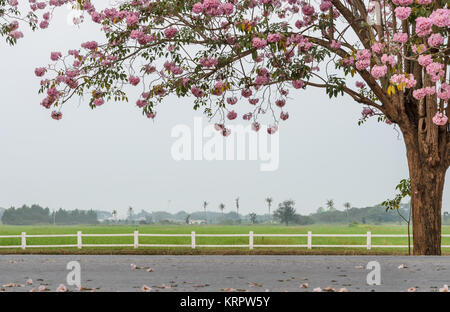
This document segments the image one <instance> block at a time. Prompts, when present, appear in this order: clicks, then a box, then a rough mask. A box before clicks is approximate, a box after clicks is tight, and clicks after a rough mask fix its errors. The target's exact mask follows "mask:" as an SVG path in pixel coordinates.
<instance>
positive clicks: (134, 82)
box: [128, 76, 141, 86]
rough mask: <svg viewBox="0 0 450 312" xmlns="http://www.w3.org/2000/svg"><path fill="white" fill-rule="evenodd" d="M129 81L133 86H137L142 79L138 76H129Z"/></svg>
mask: <svg viewBox="0 0 450 312" xmlns="http://www.w3.org/2000/svg"><path fill="white" fill-rule="evenodd" d="M128 81H129V82H130V83H131V84H132V85H133V86H137V85H138V84H139V82H140V81H141V79H139V77H136V76H130V77H129V78H128Z"/></svg>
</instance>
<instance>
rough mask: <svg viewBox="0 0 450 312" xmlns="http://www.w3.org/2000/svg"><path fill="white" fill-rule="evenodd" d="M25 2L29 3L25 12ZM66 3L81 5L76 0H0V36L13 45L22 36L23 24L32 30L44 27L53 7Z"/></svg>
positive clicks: (47, 22)
mask: <svg viewBox="0 0 450 312" xmlns="http://www.w3.org/2000/svg"><path fill="white" fill-rule="evenodd" d="M25 2H28V3H29V8H28V11H26V12H24V7H25ZM67 3H72V4H73V5H81V2H79V1H77V0H40V1H38V0H27V1H24V0H0V36H4V37H5V38H6V41H7V43H8V44H10V45H14V44H16V43H17V40H19V39H20V38H22V37H23V32H22V28H23V25H28V26H29V27H30V28H31V29H32V30H36V29H39V28H40V29H45V28H47V27H48V26H49V24H50V20H51V17H52V14H53V11H54V9H55V8H56V7H60V6H62V5H64V4H67Z"/></svg>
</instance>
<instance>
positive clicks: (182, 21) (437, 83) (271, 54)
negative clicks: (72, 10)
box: [36, 0, 450, 255]
mask: <svg viewBox="0 0 450 312" xmlns="http://www.w3.org/2000/svg"><path fill="white" fill-rule="evenodd" d="M78 2H79V4H80V5H81V7H82V9H83V10H84V12H85V14H87V15H89V16H90V17H91V19H92V21H93V22H95V23H98V24H99V25H100V26H101V30H102V31H103V32H104V33H105V41H104V42H103V43H98V42H95V41H87V42H85V43H83V44H82V45H81V48H78V49H73V50H70V51H69V52H68V54H67V55H65V56H63V54H62V53H60V52H52V54H51V59H52V60H53V61H54V63H52V65H51V66H48V67H45V68H44V67H42V68H37V69H36V75H37V76H39V77H43V78H42V79H43V80H41V89H40V92H41V93H44V99H43V100H42V103H41V104H42V105H43V106H44V107H45V108H48V109H51V110H52V112H51V116H52V117H53V118H54V119H61V117H62V111H61V109H62V108H63V107H64V105H65V104H66V103H68V102H69V101H70V99H71V98H73V97H74V96H80V97H81V96H87V97H89V99H90V102H89V104H90V106H91V107H92V108H93V109H101V108H99V107H100V106H101V105H103V104H104V103H105V102H106V101H108V100H116V101H124V100H128V97H127V94H126V93H125V92H124V88H123V87H124V85H127V84H129V85H131V86H134V87H135V90H136V92H133V94H132V97H133V101H135V103H136V106H137V108H138V109H140V111H141V112H142V113H143V115H144V116H147V117H149V118H155V116H156V111H157V109H158V106H159V105H161V102H162V101H163V100H164V98H165V97H166V96H168V95H171V94H175V95H177V96H179V97H185V96H188V97H192V98H193V99H194V100H193V101H194V109H202V110H203V111H204V113H205V114H206V115H208V116H209V117H213V118H216V129H217V130H218V131H220V132H222V134H223V135H225V136H227V135H228V134H229V130H228V129H227V126H226V123H227V122H228V121H229V120H233V119H236V118H238V116H240V118H242V119H244V120H247V121H248V122H250V123H251V124H252V128H253V129H254V130H255V131H259V130H260V129H262V127H261V125H260V122H262V120H264V119H265V120H267V118H268V116H270V119H271V120H270V125H269V126H268V128H267V131H268V132H269V133H274V132H275V131H277V129H278V124H279V122H281V121H282V120H286V119H287V118H289V113H288V111H287V107H288V102H289V101H288V94H289V93H290V92H292V88H291V87H293V88H294V89H299V91H298V92H299V94H300V93H301V92H302V89H305V88H320V89H323V90H324V91H325V92H326V94H328V95H329V97H330V98H331V97H337V96H340V95H347V96H350V97H351V98H352V99H353V100H354V101H356V102H358V103H360V104H361V105H362V106H363V109H362V117H361V120H360V123H362V122H364V121H366V120H367V119H368V118H370V117H372V116H375V118H377V119H378V121H382V122H386V123H387V124H396V125H397V126H398V127H399V129H400V130H401V131H402V133H403V137H404V141H405V145H406V151H407V159H408V164H409V174H410V179H411V197H412V200H411V204H412V220H413V235H414V253H415V254H417V255H438V254H440V253H441V206H442V195H443V194H442V193H443V186H444V179H445V173H446V171H447V169H448V167H449V165H450V133H449V125H448V117H447V116H449V115H450V108H449V105H448V100H449V97H450V85H449V81H448V76H447V75H448V73H447V69H448V63H449V44H450V43H449V40H448V35H449V26H450V10H449V9H448V1H446V0H436V1H432V0H386V1H384V0H379V1H367V0H317V1H299V0H243V1H231V0H230V1H225V0H222V1H220V0H195V1H190V0H187V1H181V0H166V1H150V0H128V1H123V2H122V4H121V5H118V6H116V7H109V8H106V9H103V10H97V9H96V8H95V7H94V5H93V4H92V3H91V2H88V1H83V0H78ZM354 76H355V79H357V81H356V84H355V83H354V82H352V83H349V81H351V80H352V79H353V78H351V77H354ZM238 103H239V105H237V104H238Z"/></svg>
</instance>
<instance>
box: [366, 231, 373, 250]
mask: <svg viewBox="0 0 450 312" xmlns="http://www.w3.org/2000/svg"><path fill="white" fill-rule="evenodd" d="M371 248H372V233H371V232H367V250H370V249H371Z"/></svg>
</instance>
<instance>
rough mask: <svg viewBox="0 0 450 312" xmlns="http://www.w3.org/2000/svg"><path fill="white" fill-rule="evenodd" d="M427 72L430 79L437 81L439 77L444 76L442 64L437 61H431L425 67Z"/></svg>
mask: <svg viewBox="0 0 450 312" xmlns="http://www.w3.org/2000/svg"><path fill="white" fill-rule="evenodd" d="M425 69H426V71H427V74H429V75H430V76H431V81H433V82H437V81H438V80H439V79H441V78H442V77H444V75H445V71H444V64H441V63H438V62H432V63H430V64H428V65H427V66H426V67H425Z"/></svg>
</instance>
